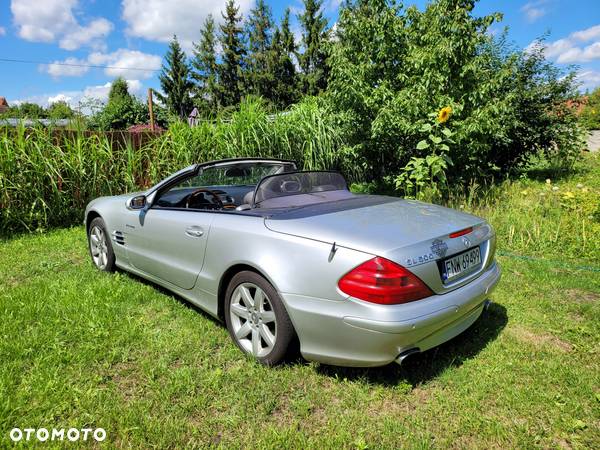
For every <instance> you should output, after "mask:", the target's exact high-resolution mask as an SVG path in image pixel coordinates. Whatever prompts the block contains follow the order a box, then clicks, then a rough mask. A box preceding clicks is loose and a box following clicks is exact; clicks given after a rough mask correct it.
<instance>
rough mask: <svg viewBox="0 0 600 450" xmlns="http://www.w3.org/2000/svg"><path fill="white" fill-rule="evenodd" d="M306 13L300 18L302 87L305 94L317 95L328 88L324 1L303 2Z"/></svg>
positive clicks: (305, 0) (306, 0)
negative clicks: (322, 9) (322, 8)
mask: <svg viewBox="0 0 600 450" xmlns="http://www.w3.org/2000/svg"><path fill="white" fill-rule="evenodd" d="M303 3H304V12H303V13H302V14H300V15H299V16H298V20H299V21H300V25H301V27H302V47H303V53H302V54H301V55H300V58H299V60H300V67H301V69H302V76H301V80H302V86H303V91H304V93H305V94H308V95H317V94H318V93H320V92H322V91H324V90H325V88H326V87H327V76H328V72H329V69H328V67H327V52H326V50H325V45H326V43H327V39H328V33H327V29H326V28H327V19H325V17H323V13H322V11H321V7H322V5H323V0H303Z"/></svg>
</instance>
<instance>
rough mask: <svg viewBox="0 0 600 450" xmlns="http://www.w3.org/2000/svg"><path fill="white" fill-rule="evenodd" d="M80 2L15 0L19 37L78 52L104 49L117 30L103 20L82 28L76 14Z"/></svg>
mask: <svg viewBox="0 0 600 450" xmlns="http://www.w3.org/2000/svg"><path fill="white" fill-rule="evenodd" d="M77 5H78V0H43V1H40V0H12V1H11V4H10V9H11V11H12V14H13V21H14V23H15V25H16V26H17V27H18V34H19V36H20V37H22V38H23V39H25V40H28V41H33V42H56V41H58V43H59V45H60V47H61V48H64V49H66V50H75V49H78V48H79V47H82V46H85V45H90V46H92V47H94V48H101V47H102V45H103V39H104V38H105V37H106V36H107V35H108V33H110V31H111V30H112V28H113V25H112V23H111V22H109V21H108V20H106V19H103V18H100V19H95V20H92V21H91V22H90V23H89V24H87V25H81V24H80V23H79V22H78V20H77V19H76V18H75V15H74V14H73V9H74V8H76V7H77Z"/></svg>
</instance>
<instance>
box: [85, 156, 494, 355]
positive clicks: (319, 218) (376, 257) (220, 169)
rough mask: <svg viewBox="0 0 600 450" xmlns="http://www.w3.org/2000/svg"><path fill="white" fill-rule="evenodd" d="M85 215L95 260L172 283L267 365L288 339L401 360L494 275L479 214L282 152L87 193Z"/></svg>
mask: <svg viewBox="0 0 600 450" xmlns="http://www.w3.org/2000/svg"><path fill="white" fill-rule="evenodd" d="M85 224H86V229H87V232H88V238H89V249H90V254H91V257H92V260H93V262H94V264H95V265H96V267H97V268H98V269H100V270H104V271H112V270H114V269H115V268H116V267H119V268H121V269H123V270H126V271H128V272H132V273H134V274H136V275H139V276H141V277H143V278H146V279H148V280H151V281H152V282H154V283H157V284H159V285H161V286H163V287H165V288H167V289H169V290H171V291H173V292H175V293H176V294H178V295H180V296H181V297H183V298H185V299H187V300H188V301H190V302H191V303H193V304H194V305H196V306H198V307H199V308H201V309H203V310H204V311H206V312H207V313H208V314H210V315H212V316H214V317H217V318H219V319H221V320H223V321H224V322H225V323H226V325H227V329H228V330H229V333H230V334H231V337H232V339H233V340H234V342H235V343H236V344H237V346H238V347H239V348H240V349H241V350H242V351H243V352H245V353H247V354H250V355H252V356H254V357H255V358H256V359H258V360H259V361H260V362H262V363H264V364H268V365H271V364H276V363H278V362H280V361H281V360H282V359H283V358H284V357H285V355H286V352H287V351H288V348H289V347H290V345H291V344H292V343H293V342H299V344H300V352H301V353H302V355H303V356H304V358H306V359H308V360H312V361H320V362H323V363H327V364H334V365H343V366H381V365H385V364H388V363H390V362H392V361H396V362H398V363H400V362H401V361H402V360H403V359H404V358H405V357H406V356H407V355H409V354H412V353H415V352H422V351H425V350H427V349H430V348H432V347H434V346H437V345H439V344H441V343H443V342H445V341H447V340H449V339H451V338H452V337H454V336H456V335H457V334H459V333H461V332H462V331H464V330H465V329H466V328H468V327H469V326H470V325H471V324H472V323H473V322H475V320H476V319H477V318H478V317H479V315H480V314H481V312H482V310H483V309H484V307H485V305H486V302H487V298H488V295H489V294H490V292H491V291H492V289H494V287H495V286H496V284H497V283H498V280H499V278H500V268H499V267H498V264H497V263H496V261H495V260H494V251H495V242H496V239H495V233H494V230H493V229H492V227H491V226H490V225H489V224H488V223H486V222H485V221H484V220H483V219H480V218H478V217H475V216H472V215H470V214H465V213H463V212H458V211H455V210H452V209H448V208H444V207H441V206H435V205H430V204H426V203H421V202H418V201H413V200H404V199H399V198H395V197H385V196H376V195H357V194H353V193H351V192H350V191H349V189H348V186H347V184H346V181H345V179H344V178H343V177H342V175H340V174H339V173H337V172H332V171H300V170H297V169H296V165H295V164H294V162H292V161H286V160H272V159H252V158H250V159H248V158H247V159H229V160H222V161H214V162H208V163H203V164H195V165H192V166H190V167H187V168H185V169H183V170H181V171H179V172H177V173H175V174H173V175H172V176H170V177H168V178H167V179H165V180H164V181H162V182H160V183H159V184H157V185H156V186H154V187H152V188H150V189H149V190H148V191H146V192H143V193H134V194H126V195H121V196H115V197H102V198H98V199H96V200H94V201H92V202H91V203H90V204H89V205H88V206H87V208H86V211H85ZM296 340H297V341H296Z"/></svg>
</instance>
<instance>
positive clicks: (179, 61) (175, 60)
mask: <svg viewBox="0 0 600 450" xmlns="http://www.w3.org/2000/svg"><path fill="white" fill-rule="evenodd" d="M158 79H159V81H160V87H161V88H162V91H163V92H164V95H163V94H159V93H157V97H158V98H159V100H161V101H162V102H163V103H164V104H165V105H166V106H167V108H168V109H169V111H171V112H172V113H173V114H176V115H177V116H179V117H180V118H185V117H187V116H188V114H189V113H190V110H191V109H192V99H191V97H190V94H191V90H192V88H193V84H192V82H191V81H190V69H189V67H188V63H187V58H186V56H185V53H183V50H181V46H180V45H179V42H178V41H177V36H173V39H172V40H171V43H170V44H169V49H168V50H167V54H166V55H165V62H164V63H163V66H162V71H161V73H160V75H159V77H158Z"/></svg>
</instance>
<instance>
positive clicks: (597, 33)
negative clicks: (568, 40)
mask: <svg viewBox="0 0 600 450" xmlns="http://www.w3.org/2000/svg"><path fill="white" fill-rule="evenodd" d="M571 37H572V38H573V39H574V40H576V41H581V42H587V41H591V40H592V39H598V38H600V25H594V26H593V27H590V28H587V29H585V30H581V31H576V32H574V33H573V34H571Z"/></svg>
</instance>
